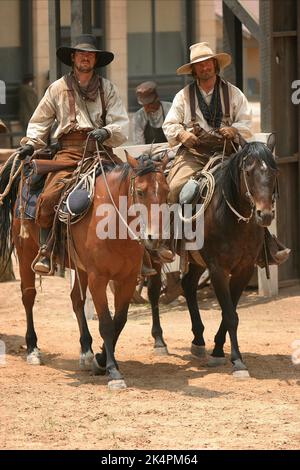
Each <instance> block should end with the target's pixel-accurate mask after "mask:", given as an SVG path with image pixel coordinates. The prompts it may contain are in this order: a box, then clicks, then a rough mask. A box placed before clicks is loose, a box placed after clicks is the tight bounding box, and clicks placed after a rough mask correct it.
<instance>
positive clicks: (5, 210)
mask: <svg viewBox="0 0 300 470" xmlns="http://www.w3.org/2000/svg"><path fill="white" fill-rule="evenodd" d="M20 164H21V161H20V160H17V162H16V166H15V171H17V169H18V168H19V166H20ZM12 165H13V160H11V161H10V162H7V163H6V165H5V167H4V168H2V173H1V176H0V194H2V193H4V191H5V189H6V187H7V185H8V182H9V177H10V172H11V169H12ZM19 182H20V176H18V177H17V178H16V179H15V181H14V182H13V184H12V187H11V189H10V191H9V193H8V194H7V196H5V198H4V199H3V201H2V204H1V205H0V258H4V259H6V257H7V254H8V252H9V250H10V245H11V243H12V240H11V230H10V227H11V219H12V214H13V209H14V205H15V202H16V199H17V194H18V186H19Z"/></svg>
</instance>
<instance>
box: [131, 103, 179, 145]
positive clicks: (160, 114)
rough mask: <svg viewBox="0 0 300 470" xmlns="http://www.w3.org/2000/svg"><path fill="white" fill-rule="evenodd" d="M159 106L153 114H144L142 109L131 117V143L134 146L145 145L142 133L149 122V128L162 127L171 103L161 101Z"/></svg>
mask: <svg viewBox="0 0 300 470" xmlns="http://www.w3.org/2000/svg"><path fill="white" fill-rule="evenodd" d="M161 105H162V107H163V109H162V108H161V106H160V107H159V108H158V110H157V111H154V112H153V113H146V111H145V110H144V108H141V109H139V110H138V111H137V112H136V113H134V115H133V142H134V144H135V145H142V144H145V143H146V142H145V135H144V131H145V128H146V125H147V123H148V122H149V124H150V126H152V127H155V128H160V127H162V125H163V122H164V119H165V117H166V115H167V114H168V112H169V110H170V108H171V106H172V103H169V101H161Z"/></svg>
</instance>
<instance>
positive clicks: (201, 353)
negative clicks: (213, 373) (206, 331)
mask: <svg viewBox="0 0 300 470" xmlns="http://www.w3.org/2000/svg"><path fill="white" fill-rule="evenodd" d="M191 353H192V355H193V356H195V357H197V358H198V359H199V358H201V359H202V358H204V357H206V350H205V346H198V345H197V344H193V343H192V345H191Z"/></svg>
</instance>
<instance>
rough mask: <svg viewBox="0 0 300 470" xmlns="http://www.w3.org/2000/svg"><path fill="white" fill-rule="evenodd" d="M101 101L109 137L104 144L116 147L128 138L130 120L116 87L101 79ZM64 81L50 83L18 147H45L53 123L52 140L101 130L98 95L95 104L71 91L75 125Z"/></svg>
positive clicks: (100, 110)
mask: <svg viewBox="0 0 300 470" xmlns="http://www.w3.org/2000/svg"><path fill="white" fill-rule="evenodd" d="M102 83H103V91H104V102H105V104H106V111H107V114H106V125H105V126H104V128H105V129H107V130H108V131H109V134H110V137H109V138H108V139H107V140H106V141H105V145H107V146H108V147H118V146H119V145H121V144H123V143H124V142H125V141H126V140H127V139H128V133H129V119H128V115H127V112H126V109H125V107H124V105H123V103H122V100H121V98H120V95H119V93H118V90H117V88H116V86H115V85H114V84H113V83H111V82H110V81H109V80H106V79H105V78H103V82H102ZM67 89H68V87H67V84H66V82H65V80H64V78H63V77H62V78H60V79H59V80H56V81H55V82H54V83H52V84H51V85H50V86H49V88H48V89H47V91H46V93H45V95H44V97H43V98H42V100H41V101H40V103H39V105H38V107H37V108H36V110H35V112H34V114H33V116H32V117H31V119H30V121H29V124H28V128H27V134H26V137H23V138H22V139H21V145H25V144H30V145H32V146H33V147H34V149H41V148H44V147H46V143H47V140H48V137H49V133H50V131H51V128H52V125H53V123H54V122H55V121H56V123H57V127H56V129H55V132H54V135H53V138H55V139H58V138H60V137H61V136H62V135H63V134H68V132H69V131H71V130H74V131H80V130H86V131H91V130H93V129H95V128H100V127H103V124H104V123H103V122H102V120H101V115H102V104H101V98H100V92H99V93H98V97H97V99H96V100H95V101H87V100H83V99H82V98H81V96H79V94H78V93H77V91H76V90H74V94H75V114H76V122H75V126H74V127H73V123H72V122H71V119H70V106H69V99H68V92H67Z"/></svg>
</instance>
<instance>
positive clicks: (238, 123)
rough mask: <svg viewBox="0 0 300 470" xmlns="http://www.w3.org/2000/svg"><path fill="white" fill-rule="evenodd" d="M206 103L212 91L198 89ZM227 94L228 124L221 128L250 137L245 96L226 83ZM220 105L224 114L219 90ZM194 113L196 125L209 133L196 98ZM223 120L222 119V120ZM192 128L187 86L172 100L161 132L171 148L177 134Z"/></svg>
mask: <svg viewBox="0 0 300 470" xmlns="http://www.w3.org/2000/svg"><path fill="white" fill-rule="evenodd" d="M200 91H201V93H202V95H203V97H204V99H205V100H206V103H207V104H208V105H209V103H210V101H211V97H212V94H213V89H212V90H211V91H210V92H209V93H206V92H205V91H204V90H203V89H200ZM228 92H229V109H230V118H229V122H226V123H225V122H224V123H222V124H221V127H223V126H224V125H225V126H228V125H229V126H232V127H235V128H236V129H238V131H239V132H240V134H241V135H242V136H243V137H244V138H245V139H247V138H250V137H252V132H251V121H252V112H251V109H250V106H249V103H248V100H247V98H246V96H245V95H244V94H243V93H242V92H241V90H240V89H239V88H237V87H236V86H234V85H232V84H231V83H228ZM221 103H222V109H223V114H224V109H225V108H224V98H223V91H222V90H221ZM195 106H196V109H195V112H196V123H198V124H199V125H200V127H202V128H203V129H204V130H205V131H211V130H212V127H211V126H210V125H209V124H208V123H207V121H206V119H205V118H204V117H203V114H202V112H201V110H200V108H199V105H198V101H197V98H196V99H195ZM223 119H224V118H223ZM192 128H193V125H192V121H191V106H190V97H189V85H187V86H186V87H184V88H183V89H182V90H180V91H179V92H178V93H177V95H176V96H175V98H174V100H173V104H172V107H171V109H170V111H169V112H168V114H167V116H166V119H165V122H164V124H163V131H164V133H165V136H166V137H167V139H168V142H169V144H170V145H171V146H174V145H178V143H179V141H178V139H177V137H178V134H179V132H181V131H182V130H184V129H185V130H188V131H191V130H192Z"/></svg>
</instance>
